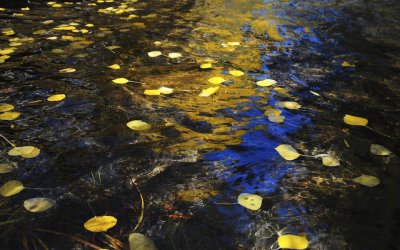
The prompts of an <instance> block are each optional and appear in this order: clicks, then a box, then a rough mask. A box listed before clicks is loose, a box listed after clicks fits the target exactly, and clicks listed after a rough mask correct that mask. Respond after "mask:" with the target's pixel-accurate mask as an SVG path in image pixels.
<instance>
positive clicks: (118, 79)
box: [112, 78, 129, 84]
mask: <svg viewBox="0 0 400 250" xmlns="http://www.w3.org/2000/svg"><path fill="white" fill-rule="evenodd" d="M112 81H113V83H116V84H125V83H128V82H129V80H128V79H126V78H116V79H114V80H112Z"/></svg>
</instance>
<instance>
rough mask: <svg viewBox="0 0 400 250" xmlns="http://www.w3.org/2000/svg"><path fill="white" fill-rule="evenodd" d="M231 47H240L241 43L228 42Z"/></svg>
mask: <svg viewBox="0 0 400 250" xmlns="http://www.w3.org/2000/svg"><path fill="white" fill-rule="evenodd" d="M227 44H228V45H229V46H239V45H240V42H228V43H227Z"/></svg>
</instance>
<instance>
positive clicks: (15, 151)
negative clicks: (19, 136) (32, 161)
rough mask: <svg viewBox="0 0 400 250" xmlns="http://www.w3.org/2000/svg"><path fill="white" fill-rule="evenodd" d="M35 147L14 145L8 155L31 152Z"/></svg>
mask: <svg viewBox="0 0 400 250" xmlns="http://www.w3.org/2000/svg"><path fill="white" fill-rule="evenodd" d="M34 149H35V147H34V146H23V147H14V148H12V149H11V150H10V151H8V155H11V156H18V155H22V154H25V155H26V154H30V153H32V152H33V150H34Z"/></svg>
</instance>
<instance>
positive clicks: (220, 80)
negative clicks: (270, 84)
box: [208, 76, 225, 84]
mask: <svg viewBox="0 0 400 250" xmlns="http://www.w3.org/2000/svg"><path fill="white" fill-rule="evenodd" d="M208 81H209V82H211V83H212V84H221V83H223V82H225V79H224V78H222V77H220V76H214V77H211V78H210V79H208Z"/></svg>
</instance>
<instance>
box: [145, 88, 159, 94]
mask: <svg viewBox="0 0 400 250" xmlns="http://www.w3.org/2000/svg"><path fill="white" fill-rule="evenodd" d="M144 94H145V95H161V92H160V90H159V89H146V90H145V91H144Z"/></svg>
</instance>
